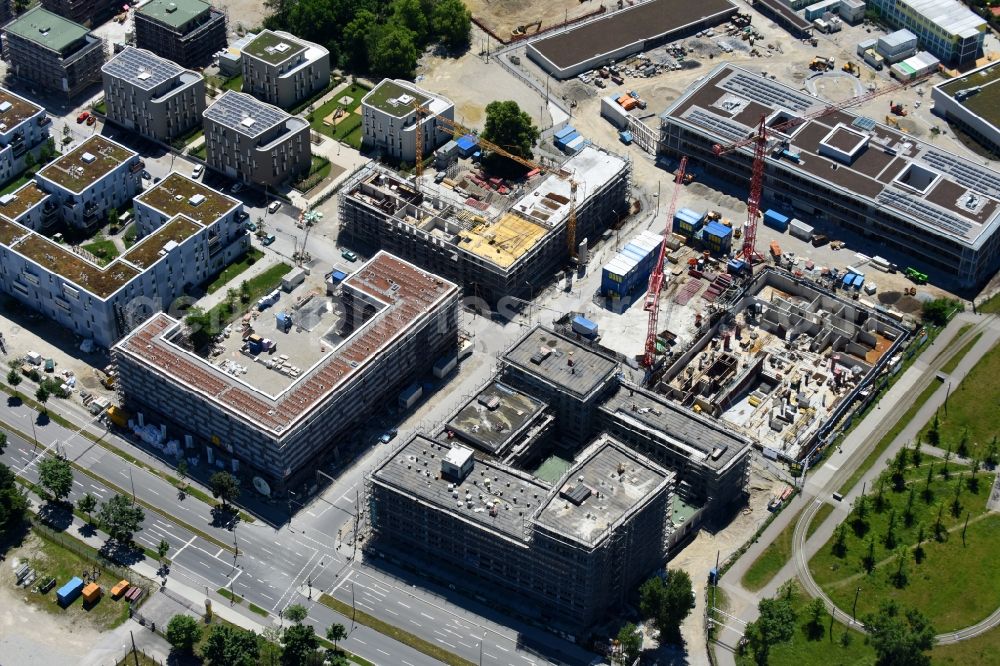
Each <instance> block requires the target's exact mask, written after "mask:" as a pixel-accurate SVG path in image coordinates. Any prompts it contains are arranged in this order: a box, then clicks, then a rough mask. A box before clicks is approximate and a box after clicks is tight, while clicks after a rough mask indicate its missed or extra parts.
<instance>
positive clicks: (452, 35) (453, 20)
mask: <svg viewBox="0 0 1000 666" xmlns="http://www.w3.org/2000/svg"><path fill="white" fill-rule="evenodd" d="M431 24H432V25H433V27H434V34H436V35H437V36H438V39H440V40H441V43H442V44H444V45H445V46H446V47H447V48H448V49H450V50H452V51H458V50H460V49H465V48H467V47H468V46H469V33H470V32H471V31H472V12H470V11H469V10H468V9H467V8H466V7H465V5H464V4H463V3H462V1H461V0H439V2H438V3H437V5H435V6H434V13H433V14H432V16H431Z"/></svg>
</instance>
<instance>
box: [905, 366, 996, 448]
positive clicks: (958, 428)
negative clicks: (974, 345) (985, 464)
mask: <svg viewBox="0 0 1000 666" xmlns="http://www.w3.org/2000/svg"><path fill="white" fill-rule="evenodd" d="M997 377H1000V347H993V348H992V349H990V351H989V352H987V353H986V354H985V355H984V356H983V358H981V359H980V360H979V362H978V363H977V364H976V366H975V367H974V368H972V370H971V371H970V372H969V374H968V375H966V376H965V379H963V380H962V382H961V383H960V384H958V385H957V386H952V387H951V394H950V397H949V398H948V402H947V409H946V408H945V407H943V406H942V408H941V409H939V410H938V418H939V428H940V433H941V447H942V448H945V447H947V446H948V445H949V444H950V445H951V446H952V448H953V449H954V448H955V447H957V445H958V442H959V440H960V439H961V437H962V433H963V432H965V431H968V438H969V453H970V455H972V456H976V455H980V456H981V455H983V454H984V453H985V450H986V447H987V446H988V445H989V443H990V441H991V440H992V439H993V437H994V436H996V435H997V434H1000V409H998V408H997V406H998V405H1000V382H998V381H997ZM921 435H922V437H923V438H924V441H927V428H926V427H925V429H924V431H923V432H922V433H921Z"/></svg>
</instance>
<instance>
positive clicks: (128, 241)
mask: <svg viewBox="0 0 1000 666" xmlns="http://www.w3.org/2000/svg"><path fill="white" fill-rule="evenodd" d="M135 237H136V230H135V225H134V224H130V225H128V229H126V230H125V233H123V234H122V242H123V243H125V247H126V248H130V247H132V246H133V245H135Z"/></svg>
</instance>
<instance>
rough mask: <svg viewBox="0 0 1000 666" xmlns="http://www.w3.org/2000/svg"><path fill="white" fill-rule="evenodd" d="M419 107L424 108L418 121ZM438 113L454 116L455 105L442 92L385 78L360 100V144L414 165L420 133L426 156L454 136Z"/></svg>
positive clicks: (444, 115)
mask: <svg viewBox="0 0 1000 666" xmlns="http://www.w3.org/2000/svg"><path fill="white" fill-rule="evenodd" d="M417 107H420V108H421V109H423V111H422V113H421V117H420V122H419V124H418V123H417ZM437 116H440V117H443V118H447V119H449V120H454V119H455V105H454V104H453V103H452V102H451V100H448V99H446V98H444V97H442V96H440V95H436V94H434V93H431V92H428V91H426V90H423V89H421V88H418V87H416V86H415V85H413V84H412V83H409V82H407V81H403V80H401V79H396V80H393V79H383V80H382V82H381V83H379V84H378V85H377V86H375V87H374V88H372V90H371V91H370V92H369V93H368V94H367V95H365V96H364V98H363V99H362V100H361V118H362V130H361V143H362V144H363V145H364V146H366V147H368V148H375V149H380V150H382V151H383V152H384V153H385V155H386V156H387V157H390V158H393V159H396V160H399V161H401V162H409V163H410V164H413V162H414V161H415V160H416V155H417V132H420V133H421V134H422V135H423V153H424V154H423V157H427V156H428V155H430V154H431V153H432V152H434V150H436V149H437V147H438V146H440V145H441V144H443V143H445V142H447V141H448V140H449V139H451V137H452V130H451V128H449V127H448V126H447V125H445V124H444V123H441V122H438V119H437Z"/></svg>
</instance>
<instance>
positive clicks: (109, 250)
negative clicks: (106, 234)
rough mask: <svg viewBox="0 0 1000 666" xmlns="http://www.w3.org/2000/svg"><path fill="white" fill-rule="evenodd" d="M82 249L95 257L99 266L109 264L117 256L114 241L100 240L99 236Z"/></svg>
mask: <svg viewBox="0 0 1000 666" xmlns="http://www.w3.org/2000/svg"><path fill="white" fill-rule="evenodd" d="M82 247H83V249H84V250H86V251H87V252H89V253H91V254H92V255H94V256H95V257H97V263H99V264H100V265H101V266H105V265H107V264H109V263H111V261H112V260H114V258H115V257H117V256H118V248H117V247H116V246H115V244H114V241H110V240H108V239H106V238H102V237H101V236H98V237H97V238H95V239H94V240H92V241H91V242H89V243H87V244H86V245H84V246H82Z"/></svg>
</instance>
